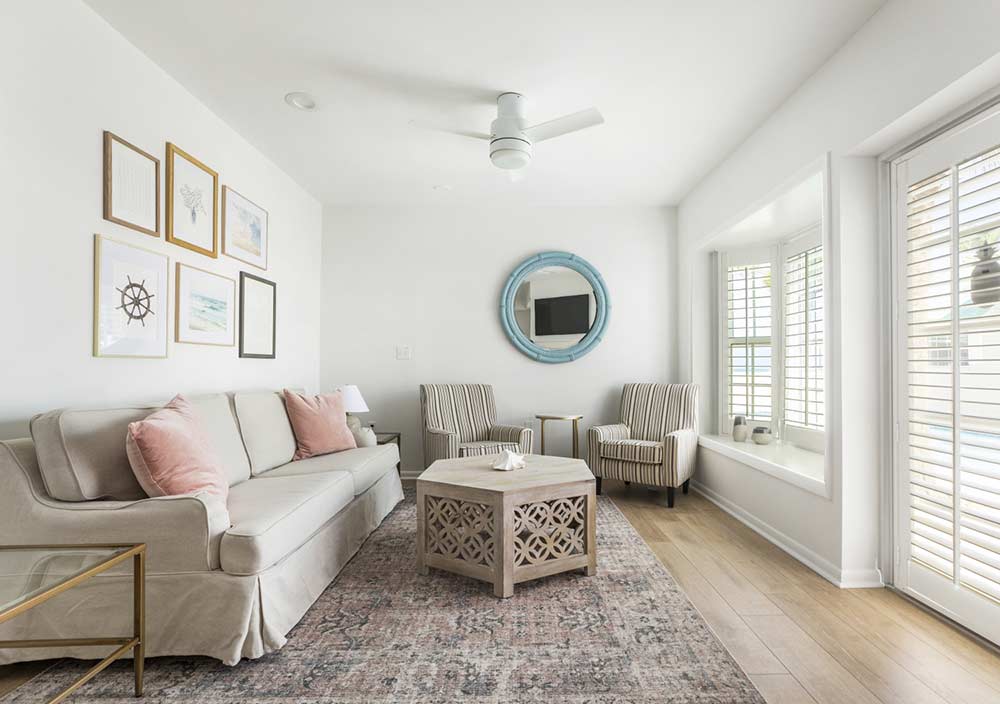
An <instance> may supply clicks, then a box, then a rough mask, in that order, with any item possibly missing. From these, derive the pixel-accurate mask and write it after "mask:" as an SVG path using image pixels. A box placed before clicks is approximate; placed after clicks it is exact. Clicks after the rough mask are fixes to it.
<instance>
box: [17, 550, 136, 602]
mask: <svg viewBox="0 0 1000 704" xmlns="http://www.w3.org/2000/svg"><path fill="white" fill-rule="evenodd" d="M131 549H132V546H130V545H125V546H116V547H55V546H53V547H30V546H29V547H16V546H0V616H2V615H4V614H5V613H7V612H8V611H10V610H11V609H14V608H16V607H18V606H19V605H21V604H23V603H24V602H26V601H28V600H29V599H32V598H34V597H36V596H38V595H39V594H44V593H45V592H47V591H49V590H51V589H54V588H55V587H58V586H59V585H60V584H62V583H64V582H67V581H69V580H70V579H73V577H76V576H78V575H81V574H83V573H84V572H86V571H87V570H90V569H93V568H94V567H98V566H99V565H102V564H104V563H106V562H108V561H109V560H111V559H113V558H115V557H117V556H118V555H121V554H122V553H124V552H128V551H129V550H131Z"/></svg>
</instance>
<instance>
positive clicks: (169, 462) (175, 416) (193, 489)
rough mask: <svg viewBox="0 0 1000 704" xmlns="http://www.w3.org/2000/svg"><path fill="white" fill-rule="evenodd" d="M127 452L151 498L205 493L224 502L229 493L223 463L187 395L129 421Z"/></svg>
mask: <svg viewBox="0 0 1000 704" xmlns="http://www.w3.org/2000/svg"><path fill="white" fill-rule="evenodd" d="M125 451H126V452H127V453H128V461H129V464H131V465H132V472H133V473H135V478H136V479H137V480H138V481H139V486H141V487H142V488H143V490H145V492H146V493H147V494H148V495H149V496H175V495H177V494H194V493H197V492H199V491H206V492H209V493H211V494H215V495H217V496H221V497H222V498H223V499H224V498H226V496H227V495H228V494H229V483H228V482H227V481H226V475H225V472H224V471H223V469H222V464H221V463H220V462H219V460H218V458H217V457H216V455H215V452H214V451H213V450H212V447H211V445H210V444H209V441H208V438H207V437H205V434H204V433H203V432H202V431H201V428H199V427H198V419H197V417H196V416H195V412H194V409H193V408H192V407H191V404H190V403H188V401H187V400H186V399H185V398H184V397H183V396H174V398H173V400H172V401H171V402H170V403H168V404H167V405H166V406H164V407H163V408H161V409H160V410H158V411H156V412H154V413H152V414H151V415H148V416H146V418H144V419H143V420H140V421H136V422H134V423H129V425H128V435H127V436H126V438H125Z"/></svg>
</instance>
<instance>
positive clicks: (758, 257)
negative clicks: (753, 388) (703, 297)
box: [717, 221, 830, 454]
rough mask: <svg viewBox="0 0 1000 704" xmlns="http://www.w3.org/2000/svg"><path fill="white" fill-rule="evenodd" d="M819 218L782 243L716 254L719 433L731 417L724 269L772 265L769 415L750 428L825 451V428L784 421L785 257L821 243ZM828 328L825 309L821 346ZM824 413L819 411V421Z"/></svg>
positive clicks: (727, 426)
mask: <svg viewBox="0 0 1000 704" xmlns="http://www.w3.org/2000/svg"><path fill="white" fill-rule="evenodd" d="M823 240H824V237H823V226H822V221H818V222H816V223H815V224H812V225H809V226H808V227H806V228H804V229H803V230H800V231H799V232H795V233H793V234H792V235H790V236H788V237H786V238H784V239H783V240H782V241H781V242H779V243H776V244H773V245H767V246H758V247H747V248H741V249H733V250H728V251H724V252H719V253H718V257H717V262H718V272H717V281H718V283H719V294H718V296H719V298H718V300H719V311H718V320H719V331H718V341H719V351H718V355H719V356H718V359H719V382H718V391H719V399H718V403H719V406H718V408H719V432H720V433H721V434H723V435H728V434H730V433H731V431H732V427H733V417H732V416H731V415H730V414H729V371H730V370H729V344H730V341H729V292H728V281H729V269H730V268H731V267H738V266H755V265H760V264H770V266H771V306H772V310H771V365H772V368H771V419H770V420H767V421H765V420H758V419H755V418H748V419H747V421H748V423H749V424H751V425H753V426H757V425H764V426H767V427H768V428H770V429H771V432H772V433H775V434H776V435H777V436H778V438H779V439H781V440H783V441H784V442H788V443H790V444H793V445H796V446H798V447H801V448H803V449H805V450H809V451H810V452H815V453H818V454H824V452H825V449H826V429H825V428H824V430H816V429H812V428H803V427H800V426H795V425H790V424H788V423H786V422H785V407H784V406H785V260H786V259H787V258H788V257H792V256H795V255H796V254H799V253H801V252H804V251H806V250H809V249H812V248H814V247H816V246H818V245H824V244H825V243H824V241H823ZM827 251H828V250H827V248H826V247H825V246H824V249H823V261H824V274H823V286H824V291H823V296H824V309H826V308H827V306H826V298H827V296H828V291H827V273H826V270H827V266H828V264H827ZM829 336H830V331H829V325H828V323H827V318H826V313H825V312H824V332H823V337H824V350H826V349H827V348H828V347H827V340H828V339H829ZM827 359H828V357H827V356H824V360H823V362H824V397H826V396H827V395H828V394H829V374H828V372H827V369H826V365H827ZM826 417H827V416H825V415H824V420H825V419H826Z"/></svg>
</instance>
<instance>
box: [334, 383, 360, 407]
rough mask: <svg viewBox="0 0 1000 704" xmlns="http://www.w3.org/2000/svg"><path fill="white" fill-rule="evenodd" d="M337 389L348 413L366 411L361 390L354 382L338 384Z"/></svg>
mask: <svg viewBox="0 0 1000 704" xmlns="http://www.w3.org/2000/svg"><path fill="white" fill-rule="evenodd" d="M337 391H339V392H340V395H341V396H343V397H344V410H345V411H347V412H348V413H368V404H367V403H365V399H364V397H363V396H362V395H361V390H360V389H358V387H357V386H355V385H354V384H345V385H344V386H338V387H337Z"/></svg>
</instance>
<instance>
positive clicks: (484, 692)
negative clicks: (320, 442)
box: [9, 492, 763, 704]
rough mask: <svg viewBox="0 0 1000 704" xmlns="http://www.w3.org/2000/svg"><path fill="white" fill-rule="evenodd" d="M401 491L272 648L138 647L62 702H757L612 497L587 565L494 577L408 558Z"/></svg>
mask: <svg viewBox="0 0 1000 704" xmlns="http://www.w3.org/2000/svg"><path fill="white" fill-rule="evenodd" d="M415 525H416V507H415V504H414V497H413V493H412V492H407V498H406V500H405V501H403V502H402V503H401V504H400V505H399V506H398V507H397V508H396V510H395V511H394V512H393V513H392V515H390V516H389V517H388V518H387V519H386V520H385V522H384V523H383V525H382V526H381V527H380V528H379V529H378V530H377V531H376V532H375V533H374V534H373V535H372V536H371V537H370V538H369V539H368V541H367V542H366V543H365V545H364V546H363V547H362V548H361V551H360V552H359V553H358V554H357V555H356V556H355V558H354V559H353V560H352V561H351V562H350V563H349V564H348V565H347V567H346V568H345V569H344V571H343V572H342V573H341V574H340V576H339V577H338V578H337V580H336V581H335V582H334V583H333V584H332V585H331V586H330V587H329V588H328V589H327V590H326V592H325V593H324V594H323V595H322V596H321V597H320V599H319V600H318V601H317V602H316V604H315V605H314V606H313V607H312V608H311V609H310V610H309V612H308V613H307V614H306V615H305V617H304V618H303V619H302V622H301V623H299V625H298V626H296V627H295V629H294V630H293V631H292V632H291V634H290V635H289V637H288V643H287V645H286V646H285V647H284V648H283V649H282V650H281V651H279V652H277V653H273V654H271V655H268V656H265V657H263V658H260V659H259V660H244V661H243V662H242V663H240V664H239V665H237V666H236V667H232V668H230V667H226V666H225V665H222V664H221V663H219V662H218V661H216V660H212V659H209V658H198V657H188V658H179V657H169V658H154V659H150V660H147V662H146V695H145V697H144V699H143V700H136V699H134V698H133V697H131V696H130V694H131V691H132V679H131V674H132V673H131V662H130V661H124V662H119V663H116V664H114V665H112V666H111V668H109V669H108V670H107V671H105V672H104V673H102V674H101V675H99V676H98V677H97V678H96V679H95V680H93V681H91V682H90V683H89V684H87V685H84V687H83V688H82V689H81V690H79V692H78V693H77V694H76V695H75V696H74V697H72V698H71V701H72V702H76V703H81V702H101V703H102V704H104V703H108V702H122V703H125V702H135V701H146V702H200V703H202V704H236V703H237V702H241V703H242V702H265V703H266V704H291V703H293V702H294V703H296V704H299V703H307V702H315V703H317V704H318V703H320V702H324V703H327V702H344V703H345V704H356V703H360V702H366V703H367V702H394V703H395V702H441V703H442V704H443V703H445V702H448V703H451V702H538V701H545V702H565V703H569V702H573V703H583V702H590V703H594V704H610V703H612V702H614V703H615V704H618V703H620V702H632V703H636V704H638V703H646V702H673V703H675V704H682V703H685V704H687V703H694V702H697V703H698V704H706V703H709V702H711V703H713V704H716V703H722V702H725V703H726V704H731V703H742V702H750V703H762V702H763V698H762V697H761V696H760V695H759V694H758V693H757V691H756V690H755V689H754V686H753V684H752V683H751V682H750V680H749V679H748V678H747V677H746V675H744V674H743V672H742V671H741V670H740V668H739V666H737V664H736V663H735V662H734V661H733V659H732V658H731V657H730V655H729V653H728V652H727V651H726V649H725V648H724V647H723V646H722V644H721V643H720V642H719V641H718V639H716V637H715V636H714V634H713V633H712V632H711V631H710V630H709V628H708V626H707V624H706V623H705V622H704V620H702V618H701V616H700V615H699V614H698V613H697V611H695V609H694V607H692V606H691V604H690V603H689V602H688V600H687V598H686V597H685V596H684V594H683V593H682V592H681V591H680V590H679V589H678V587H677V585H676V584H675V583H674V581H673V579H672V578H671V577H670V575H669V574H668V573H667V571H666V570H665V569H664V568H663V566H662V565H661V564H660V563H659V561H658V560H657V559H656V556H655V555H653V553H652V552H651V551H650V550H649V548H648V547H647V546H646V544H645V543H644V542H643V540H642V538H641V537H640V536H639V535H638V533H636V532H635V530H634V529H633V528H632V526H631V525H630V524H629V522H628V520H627V519H626V518H625V517H624V516H623V515H622V513H621V512H620V511H619V510H618V508H617V507H616V506H615V505H614V504H613V503H612V502H611V500H610V499H608V498H605V497H600V498H599V500H598V515H597V535H598V563H597V565H598V574H597V576H595V577H584V576H582V574H576V573H568V574H563V575H557V576H554V577H548V578H545V579H541V580H536V581H534V582H526V583H523V584H520V585H518V586H517V587H516V588H515V592H514V597H513V598H512V599H506V600H499V599H496V598H494V596H493V593H492V587H491V585H489V584H486V583H480V582H476V581H473V580H470V579H466V578H463V577H458V576H453V575H450V574H446V573H444V572H440V571H437V570H433V569H432V570H431V574H430V576H427V577H421V576H418V575H417V574H416V571H415V569H414V557H413V556H414V553H415V547H414V527H415ZM85 669H86V665H85V664H84V663H81V662H78V661H65V662H63V663H60V664H58V665H56V666H55V667H54V668H52V669H50V670H48V671H47V672H45V673H43V674H42V675H41V676H39V677H37V678H36V679H35V680H34V681H32V682H29V683H28V684H26V685H25V686H23V687H21V688H20V689H18V690H16V691H15V692H14V693H13V695H12V698H11V699H10V700H9V701H12V702H40V701H47V700H48V698H49V697H51V696H53V695H54V694H55V693H56V692H57V691H58V690H60V689H62V688H63V687H64V686H65V685H66V684H68V683H69V682H70V681H71V678H74V677H77V676H79V675H80V674H81V673H82V672H83V671H84V670H85Z"/></svg>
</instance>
